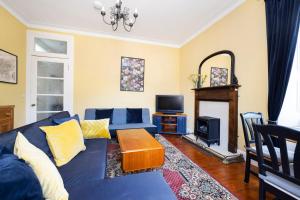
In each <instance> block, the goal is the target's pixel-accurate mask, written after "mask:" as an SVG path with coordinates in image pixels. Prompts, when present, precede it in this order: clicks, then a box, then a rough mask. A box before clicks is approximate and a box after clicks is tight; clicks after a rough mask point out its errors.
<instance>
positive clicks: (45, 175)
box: [14, 132, 69, 200]
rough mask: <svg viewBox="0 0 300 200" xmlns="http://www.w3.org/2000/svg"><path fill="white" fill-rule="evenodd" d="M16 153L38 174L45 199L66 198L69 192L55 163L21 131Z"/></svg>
mask: <svg viewBox="0 0 300 200" xmlns="http://www.w3.org/2000/svg"><path fill="white" fill-rule="evenodd" d="M14 154H15V155H16V156H18V158H20V159H23V160H25V162H26V163H27V164H28V165H29V166H30V167H31V169H32V170H33V171H34V173H35V175H36V176H37V178H38V180H39V183H40V185H41V187H42V191H43V195H44V197H45V199H57V200H58V199H59V200H66V199H68V197H69V194H68V193H67V191H66V190H65V188H64V184H63V180H62V178H61V176H60V174H59V173H58V171H57V168H56V167H55V165H54V164H53V163H52V162H51V161H50V159H49V158H48V156H47V155H46V154H45V153H44V152H43V151H41V150H40V149H39V148H37V147H35V146H34V145H32V144H30V142H28V140H27V139H26V138H25V137H24V136H23V135H22V134H21V133H20V132H19V133H18V135H17V138H16V144H15V147H14Z"/></svg>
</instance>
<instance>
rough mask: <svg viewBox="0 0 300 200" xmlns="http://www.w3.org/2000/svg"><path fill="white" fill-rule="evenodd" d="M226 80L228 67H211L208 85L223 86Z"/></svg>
mask: <svg viewBox="0 0 300 200" xmlns="http://www.w3.org/2000/svg"><path fill="white" fill-rule="evenodd" d="M227 81H228V69H227V68H221V67H212V68H211V71H210V86H211V87H215V86H224V85H227Z"/></svg>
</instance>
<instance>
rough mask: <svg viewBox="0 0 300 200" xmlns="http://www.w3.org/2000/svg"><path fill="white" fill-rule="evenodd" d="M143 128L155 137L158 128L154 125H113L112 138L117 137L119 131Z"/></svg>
mask: <svg viewBox="0 0 300 200" xmlns="http://www.w3.org/2000/svg"><path fill="white" fill-rule="evenodd" d="M139 128H143V129H146V131H148V132H149V133H150V134H152V135H154V134H156V133H157V127H156V126H155V125H153V124H145V123H134V124H112V125H110V126H109V131H110V135H111V137H115V136H116V131H117V130H124V129H139Z"/></svg>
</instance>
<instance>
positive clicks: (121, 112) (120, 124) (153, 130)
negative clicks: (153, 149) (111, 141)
mask: <svg viewBox="0 0 300 200" xmlns="http://www.w3.org/2000/svg"><path fill="white" fill-rule="evenodd" d="M96 110H108V109H103V108H88V109H86V110H85V115H84V119H86V120H95V119H96ZM126 111H127V109H126V108H114V109H113V114H112V119H111V122H112V123H111V124H110V125H109V131H110V134H111V136H112V137H116V130H123V129H138V128H143V129H146V130H147V131H148V132H149V133H150V134H152V135H153V136H154V135H155V134H157V127H156V126H155V125H153V124H151V121H150V111H149V109H148V108H142V121H143V122H142V123H127V113H126Z"/></svg>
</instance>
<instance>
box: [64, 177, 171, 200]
mask: <svg viewBox="0 0 300 200" xmlns="http://www.w3.org/2000/svg"><path fill="white" fill-rule="evenodd" d="M67 190H68V191H69V194H70V199H72V200H77V199H78V200H81V199H85V200H94V199H97V197H101V199H109V200H127V199H130V200H141V199H143V200H173V199H174V200H175V199H176V196H175V195H174V193H173V192H172V190H171V189H170V187H169V186H168V184H167V183H166V181H165V180H164V178H163V177H162V175H161V174H160V173H157V172H148V173H140V174H134V175H128V176H122V177H117V178H113V179H104V180H95V181H88V182H85V183H81V184H80V185H74V186H72V187H67Z"/></svg>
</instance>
